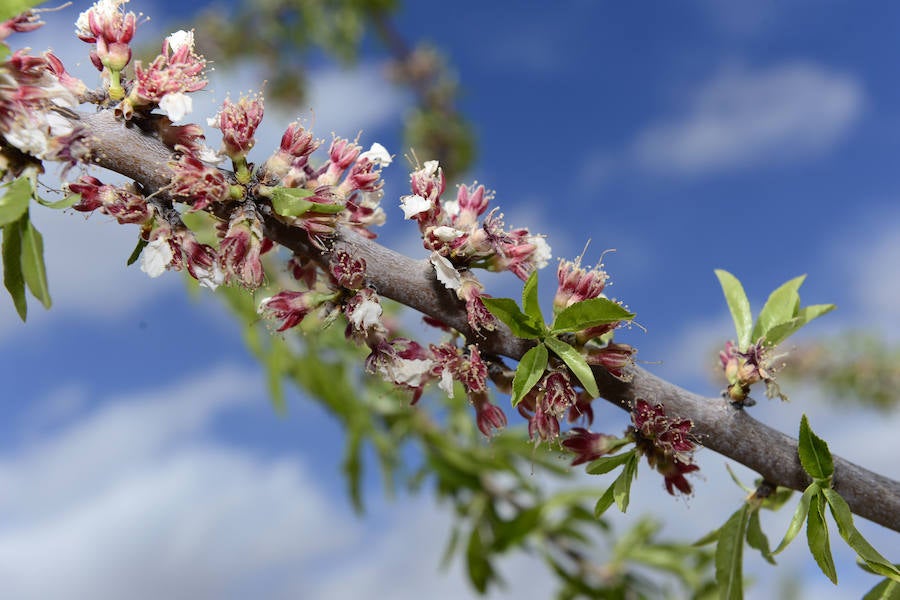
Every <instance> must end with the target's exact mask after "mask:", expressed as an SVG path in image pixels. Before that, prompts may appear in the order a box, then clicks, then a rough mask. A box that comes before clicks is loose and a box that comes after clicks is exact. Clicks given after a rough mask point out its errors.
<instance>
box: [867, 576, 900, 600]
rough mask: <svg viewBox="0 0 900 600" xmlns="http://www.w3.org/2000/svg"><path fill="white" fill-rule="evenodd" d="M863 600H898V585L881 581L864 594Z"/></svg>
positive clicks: (899, 588)
mask: <svg viewBox="0 0 900 600" xmlns="http://www.w3.org/2000/svg"><path fill="white" fill-rule="evenodd" d="M863 600H900V583H897V582H896V581H891V580H890V579H882V580H881V582H880V583H878V584H877V585H876V586H875V587H873V588H872V589H871V590H869V591H868V592H866V595H865V596H863Z"/></svg>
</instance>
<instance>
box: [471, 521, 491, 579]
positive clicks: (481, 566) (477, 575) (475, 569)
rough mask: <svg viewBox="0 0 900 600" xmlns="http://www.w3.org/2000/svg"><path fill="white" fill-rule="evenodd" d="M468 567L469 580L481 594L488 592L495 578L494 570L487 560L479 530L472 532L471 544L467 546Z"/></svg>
mask: <svg viewBox="0 0 900 600" xmlns="http://www.w3.org/2000/svg"><path fill="white" fill-rule="evenodd" d="M466 565H467V566H468V569H469V579H470V580H471V582H472V585H473V586H475V589H476V590H478V593H479V594H484V593H485V592H486V591H487V586H488V582H490V580H491V579H492V578H493V576H494V568H493V567H492V566H491V563H490V561H489V560H488V558H487V551H486V548H485V547H484V543H483V542H482V541H481V534H480V533H479V532H478V528H477V527H476V528H475V529H473V530H472V535H471V536H469V543H468V545H467V546H466Z"/></svg>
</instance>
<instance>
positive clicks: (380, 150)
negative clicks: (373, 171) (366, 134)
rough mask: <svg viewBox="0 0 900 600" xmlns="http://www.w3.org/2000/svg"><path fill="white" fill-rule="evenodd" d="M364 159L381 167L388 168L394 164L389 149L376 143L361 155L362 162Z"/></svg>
mask: <svg viewBox="0 0 900 600" xmlns="http://www.w3.org/2000/svg"><path fill="white" fill-rule="evenodd" d="M364 158H368V159H369V160H370V161H372V162H373V163H375V164H376V165H379V164H380V165H381V166H382V167H386V166H388V165H390V164H391V162H393V159H392V158H391V155H390V153H389V152H388V151H387V149H386V148H385V147H384V146H382V145H381V144H379V143H378V142H375V143H374V144H372V147H371V148H369V149H368V150H366V151H365V152H363V153H362V154H360V155H359V159H360V160H362V159H364Z"/></svg>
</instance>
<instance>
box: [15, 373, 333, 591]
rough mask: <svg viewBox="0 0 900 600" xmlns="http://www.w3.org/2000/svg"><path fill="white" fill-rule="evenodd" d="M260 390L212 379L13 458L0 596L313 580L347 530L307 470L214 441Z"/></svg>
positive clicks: (254, 586)
mask: <svg viewBox="0 0 900 600" xmlns="http://www.w3.org/2000/svg"><path fill="white" fill-rule="evenodd" d="M261 389H264V386H263V385H262V382H261V381H259V377H258V375H255V374H252V373H248V372H246V371H243V370H240V369H238V368H236V367H233V366H231V367H223V368H219V369H212V370H211V371H209V372H207V373H206V374H205V375H204V376H202V377H197V378H195V379H193V380H189V381H184V382H179V383H177V384H174V385H172V386H171V387H169V388H164V389H157V390H153V391H150V392H146V393H143V394H138V395H133V396H130V397H122V398H113V399H110V401H109V403H104V404H103V405H102V406H101V408H99V409H97V410H96V411H95V412H93V413H92V414H88V415H86V416H83V417H81V418H79V419H77V420H75V421H73V422H71V424H70V425H69V426H67V427H66V428H64V429H63V430H62V431H61V432H60V433H58V434H56V435H55V436H52V437H46V438H40V439H36V440H33V441H31V442H29V443H27V444H26V445H25V446H24V447H22V448H19V449H18V450H15V451H12V452H5V453H4V454H3V455H2V456H0V482H2V485H3V489H4V490H5V491H4V493H3V495H2V497H0V514H2V515H3V517H2V519H0V596H3V597H7V598H64V597H65V598H72V597H79V598H124V597H128V598H160V597H166V598H196V597H240V596H241V595H242V594H243V592H246V591H248V590H259V589H266V585H267V581H266V578H267V577H270V576H271V577H272V578H273V580H274V582H275V583H277V584H280V585H287V584H288V583H289V582H290V583H291V585H296V583H297V582H296V580H297V579H298V578H299V577H301V576H304V575H305V576H307V577H308V576H309V573H308V564H309V563H308V561H309V560H312V559H315V558H317V557H318V556H320V555H321V554H322V553H323V552H325V553H327V552H329V551H331V550H333V549H334V548H336V547H337V546H339V545H346V544H347V539H346V538H347V534H348V530H347V529H346V527H345V526H343V525H342V523H343V522H344V520H342V519H340V518H338V516H339V515H337V514H336V512H335V511H336V509H335V508H334V507H333V505H332V503H331V502H330V501H329V500H327V499H326V497H325V496H324V495H323V493H322V491H321V490H320V489H319V488H318V487H317V486H316V485H315V484H314V483H313V482H312V479H311V478H310V476H309V475H308V474H307V472H306V469H305V468H304V466H303V465H302V464H301V463H300V462H299V461H297V460H296V459H281V460H272V459H268V460H266V459H261V458H255V457H253V456H252V455H249V454H247V453H246V452H244V451H242V450H240V449H239V448H234V447H229V446H227V445H225V444H222V443H220V442H216V441H214V439H213V438H212V437H211V435H210V431H209V430H210V427H211V425H212V423H213V422H214V421H215V419H216V418H217V417H219V416H220V415H223V414H226V413H227V412H229V411H235V410H239V409H240V408H241V405H242V404H245V403H248V401H249V400H250V399H251V398H257V397H258V396H259V394H260V392H259V390H261ZM304 569H307V570H306V571H305V570H304Z"/></svg>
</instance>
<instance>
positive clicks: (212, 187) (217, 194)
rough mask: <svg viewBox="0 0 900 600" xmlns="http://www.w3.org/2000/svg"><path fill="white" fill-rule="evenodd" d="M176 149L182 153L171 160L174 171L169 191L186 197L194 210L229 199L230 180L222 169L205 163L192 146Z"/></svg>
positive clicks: (170, 165) (174, 194) (170, 164)
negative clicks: (193, 150) (192, 149)
mask: <svg viewBox="0 0 900 600" xmlns="http://www.w3.org/2000/svg"><path fill="white" fill-rule="evenodd" d="M175 149H176V150H178V151H180V152H181V154H180V156H179V157H178V158H177V159H176V160H173V161H169V167H171V169H172V172H173V176H172V184H171V188H170V190H169V193H171V194H172V195H173V196H180V197H182V198H185V201H186V202H187V203H188V204H190V205H191V207H192V209H193V210H203V209H205V208H206V207H208V206H209V205H210V204H212V203H214V202H222V201H224V200H226V199H228V194H229V186H228V181H227V180H226V179H225V176H224V175H223V174H222V172H221V171H219V170H218V169H216V168H214V167H210V166H209V165H207V164H206V163H204V162H203V161H202V160H200V158H199V157H198V156H197V155H196V154H194V153H193V152H192V151H191V149H190V148H187V147H184V146H177V147H176V148H175Z"/></svg>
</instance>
